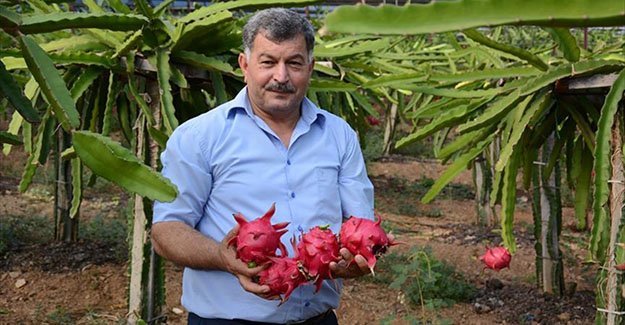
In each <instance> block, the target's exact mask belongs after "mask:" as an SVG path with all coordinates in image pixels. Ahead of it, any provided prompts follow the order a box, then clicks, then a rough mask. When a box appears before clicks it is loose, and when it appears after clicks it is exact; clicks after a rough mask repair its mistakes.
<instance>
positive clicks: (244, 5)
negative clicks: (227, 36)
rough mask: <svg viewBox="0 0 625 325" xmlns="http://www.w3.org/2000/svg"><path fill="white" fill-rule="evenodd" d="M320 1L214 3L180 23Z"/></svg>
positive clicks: (273, 0) (244, 0)
mask: <svg viewBox="0 0 625 325" xmlns="http://www.w3.org/2000/svg"><path fill="white" fill-rule="evenodd" d="M320 2H321V1H319V0H264V1H258V0H237V1H223V2H214V3H213V4H211V5H210V6H205V7H202V8H200V9H197V10H194V11H193V12H192V13H190V14H188V15H186V16H184V17H183V18H181V19H180V20H178V23H181V24H186V23H189V22H192V21H196V20H199V19H203V18H206V17H208V16H210V15H212V14H214V13H216V12H219V11H223V10H233V9H248V8H250V9H261V8H267V7H276V6H282V7H299V6H301V7H303V6H307V5H312V4H315V3H320Z"/></svg>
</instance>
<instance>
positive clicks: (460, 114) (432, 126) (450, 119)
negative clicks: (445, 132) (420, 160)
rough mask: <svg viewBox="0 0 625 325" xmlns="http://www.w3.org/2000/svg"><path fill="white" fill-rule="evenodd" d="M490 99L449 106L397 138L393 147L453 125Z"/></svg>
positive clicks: (407, 143)
mask: <svg viewBox="0 0 625 325" xmlns="http://www.w3.org/2000/svg"><path fill="white" fill-rule="evenodd" d="M489 100H490V98H486V99H482V100H476V101H474V102H472V103H469V104H465V105H459V106H456V107H453V108H451V109H450V110H447V111H445V112H441V113H440V114H439V115H438V117H436V118H434V120H432V121H431V122H430V123H428V124H426V125H424V126H423V127H422V128H420V129H418V130H417V131H416V132H414V133H412V134H410V135H408V136H406V137H404V138H402V139H399V140H398V141H397V143H395V148H401V147H403V146H407V145H409V144H411V143H414V142H416V141H419V140H421V139H423V138H425V137H427V136H428V135H431V134H433V133H434V132H436V131H439V130H441V129H443V128H446V127H450V126H454V125H456V124H458V123H459V122H461V121H464V120H466V119H467V116H468V115H469V114H471V113H472V112H473V111H475V110H476V109H478V108H479V107H481V106H482V105H484V104H485V103H487V102H488V101H489Z"/></svg>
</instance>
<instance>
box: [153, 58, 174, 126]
mask: <svg viewBox="0 0 625 325" xmlns="http://www.w3.org/2000/svg"><path fill="white" fill-rule="evenodd" d="M156 76H157V78H158V86H159V88H160V90H159V92H160V95H161V98H160V101H161V114H162V116H163V124H164V125H165V128H166V129H167V132H168V134H171V133H172V132H173V131H174V129H175V128H177V127H178V120H177V119H176V116H175V115H174V113H175V111H176V108H175V107H174V98H173V96H172V94H171V84H170V83H169V81H170V80H171V67H170V65H169V51H167V50H165V49H158V50H157V51H156Z"/></svg>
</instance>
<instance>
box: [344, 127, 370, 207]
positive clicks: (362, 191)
mask: <svg viewBox="0 0 625 325" xmlns="http://www.w3.org/2000/svg"><path fill="white" fill-rule="evenodd" d="M346 140H347V141H346V145H345V149H346V150H345V153H344V155H343V159H342V161H341V169H340V172H339V193H340V197H341V206H342V209H343V217H345V218H349V217H350V216H357V217H361V218H368V219H373V215H374V214H373V184H372V183H371V181H370V180H369V177H368V176H367V169H366V165H365V161H364V158H363V156H362V151H361V149H360V144H359V143H358V140H357V136H356V133H355V132H354V131H353V130H351V129H350V130H349V131H348V136H347V137H346Z"/></svg>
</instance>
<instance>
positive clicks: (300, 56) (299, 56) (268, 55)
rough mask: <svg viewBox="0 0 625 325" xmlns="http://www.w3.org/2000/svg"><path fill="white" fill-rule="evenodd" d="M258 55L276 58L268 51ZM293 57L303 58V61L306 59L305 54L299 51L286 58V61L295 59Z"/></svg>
mask: <svg viewBox="0 0 625 325" xmlns="http://www.w3.org/2000/svg"><path fill="white" fill-rule="evenodd" d="M258 57H259V58H263V57H267V58H269V59H272V60H276V58H275V57H274V56H273V55H270V54H267V53H261V54H260V55H259V56H258ZM293 59H301V60H302V61H306V58H305V57H304V55H302V54H299V53H298V54H295V55H293V56H290V57H288V58H286V60H285V61H290V60H293Z"/></svg>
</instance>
